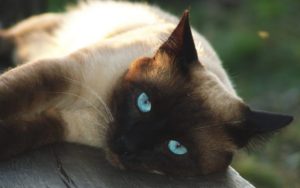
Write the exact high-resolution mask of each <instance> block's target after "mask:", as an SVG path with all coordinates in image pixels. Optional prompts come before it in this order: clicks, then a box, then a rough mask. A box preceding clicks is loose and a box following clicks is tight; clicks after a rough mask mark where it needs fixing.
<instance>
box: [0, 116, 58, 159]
mask: <svg viewBox="0 0 300 188" xmlns="http://www.w3.org/2000/svg"><path fill="white" fill-rule="evenodd" d="M63 125H64V122H63V120H62V118H61V117H60V115H59V114H58V113H57V112H56V111H54V110H52V111H47V112H43V113H41V114H39V115H34V116H31V117H26V118H13V119H8V120H5V121H1V122H0V159H1V160H3V159H8V158H10V157H12V156H14V155H17V154H19V153H21V152H24V151H26V150H29V149H34V148H37V147H40V146H42V145H46V144H50V143H54V142H59V141H62V139H63V135H64V129H63Z"/></svg>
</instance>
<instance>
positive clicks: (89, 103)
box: [51, 92, 111, 124]
mask: <svg viewBox="0 0 300 188" xmlns="http://www.w3.org/2000/svg"><path fill="white" fill-rule="evenodd" d="M51 93H57V94H64V95H71V96H75V97H78V98H79V99H81V100H83V101H84V102H86V103H87V104H88V105H89V106H90V107H92V108H93V109H94V110H96V111H97V112H98V113H99V115H100V116H101V117H102V118H103V120H104V121H105V123H106V124H109V123H110V122H111V121H110V120H109V119H107V117H106V116H104V115H103V114H102V111H100V110H99V109H98V108H97V106H95V105H94V104H92V103H91V102H90V101H89V100H87V99H86V98H84V97H82V96H80V95H77V94H75V93H71V92H51Z"/></svg>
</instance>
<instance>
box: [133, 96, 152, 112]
mask: <svg viewBox="0 0 300 188" xmlns="http://www.w3.org/2000/svg"><path fill="white" fill-rule="evenodd" d="M136 102H137V106H138V108H139V110H140V111H141V112H150V111H151V102H150V100H149V97H148V95H147V94H146V93H145V92H143V93H141V94H140V95H139V96H138V97H137V101H136Z"/></svg>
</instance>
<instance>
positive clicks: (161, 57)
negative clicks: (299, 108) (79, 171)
mask: <svg viewBox="0 0 300 188" xmlns="http://www.w3.org/2000/svg"><path fill="white" fill-rule="evenodd" d="M111 99H112V100H111V104H110V107H111V110H112V113H113V116H114V122H113V123H112V124H111V125H110V128H109V130H108V136H107V143H108V153H109V155H108V158H109V159H110V161H111V162H112V163H113V164H114V165H117V166H122V167H124V168H127V169H135V170H142V171H149V172H160V173H165V174H172V175H182V176H193V175H201V174H208V173H213V172H217V171H221V170H224V169H226V168H227V167H228V165H229V164H230V163H231V160H232V156H233V154H234V152H235V151H236V150H238V149H239V148H242V147H244V146H247V144H248V143H249V142H250V141H251V140H252V139H253V138H256V137H259V136H262V135H265V134H267V133H270V132H274V131H276V130H278V129H280V128H282V127H284V126H285V125H287V124H289V123H290V122H291V121H292V117H290V116H286V115H279V114H273V113H264V112H258V111H254V110H252V109H250V108H249V107H248V106H247V105H246V104H245V103H244V102H243V101H242V100H241V99H240V98H238V97H237V96H236V95H233V94H232V93H230V92H228V91H227V90H226V88H225V86H224V85H223V84H222V83H221V81H220V80H219V79H218V78H217V77H216V76H215V75H214V74H212V73H211V72H209V71H208V70H207V69H206V68H205V67H204V66H203V65H202V64H201V62H199V60H198V56H197V52H196V49H195V45H194V41H193V37H192V34H191V28H190V26H189V21H188V12H185V13H184V15H183V17H182V19H181V21H180V23H179V24H178V26H177V27H176V29H175V30H174V31H173V33H172V34H171V36H170V37H169V39H168V40H167V41H166V42H165V43H164V44H163V45H162V46H161V47H160V48H159V49H158V51H157V52H156V54H155V56H154V57H151V58H150V57H143V58H140V59H138V60H136V61H135V62H133V63H132V64H131V66H130V68H129V69H128V71H127V72H126V73H125V75H124V76H123V77H122V79H121V80H120V82H119V84H118V85H117V86H116V88H115V90H114V92H113V94H112V97H111Z"/></svg>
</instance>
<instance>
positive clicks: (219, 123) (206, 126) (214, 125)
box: [194, 119, 245, 130]
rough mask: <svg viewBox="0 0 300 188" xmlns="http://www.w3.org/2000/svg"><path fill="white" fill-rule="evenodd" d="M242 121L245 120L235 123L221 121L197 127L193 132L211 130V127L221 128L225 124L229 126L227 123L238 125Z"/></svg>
mask: <svg viewBox="0 0 300 188" xmlns="http://www.w3.org/2000/svg"><path fill="white" fill-rule="evenodd" d="M244 121H245V119H241V120H235V121H223V122H218V123H213V124H207V125H205V126H201V127H197V128H195V129H194V130H202V129H206V128H211V127H221V126H224V125H225V124H229V123H230V124H239V123H243V122H244Z"/></svg>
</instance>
